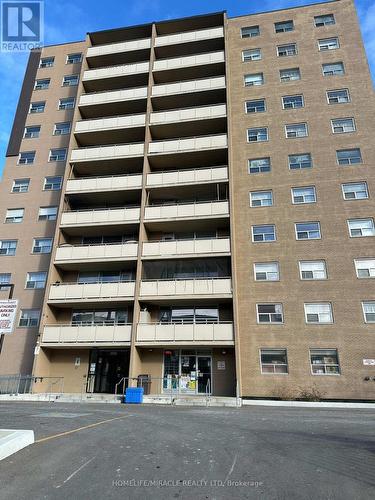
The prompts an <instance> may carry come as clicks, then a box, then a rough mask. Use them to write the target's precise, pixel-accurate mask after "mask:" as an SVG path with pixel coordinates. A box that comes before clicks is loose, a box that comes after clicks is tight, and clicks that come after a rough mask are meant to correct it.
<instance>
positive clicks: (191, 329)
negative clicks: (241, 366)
mask: <svg viewBox="0 0 375 500" xmlns="http://www.w3.org/2000/svg"><path fill="white" fill-rule="evenodd" d="M136 344H137V345H153V346H158V345H159V346H160V345H164V344H172V345H173V344H176V345H186V344H197V345H233V344H234V332H233V323H230V322H220V323H207V324H205V323H187V324H183V323H169V324H165V323H152V324H147V323H140V324H138V327H137V337H136Z"/></svg>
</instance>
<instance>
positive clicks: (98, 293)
mask: <svg viewBox="0 0 375 500" xmlns="http://www.w3.org/2000/svg"><path fill="white" fill-rule="evenodd" d="M134 289H135V283H134V281H125V282H118V283H58V284H57V283H56V284H53V285H51V287H50V291H49V301H50V302H51V303H54V302H57V303H58V302H60V303H61V302H62V303H65V302H69V303H72V302H77V301H78V302H92V301H99V302H105V301H111V300H114V299H117V300H118V299H127V300H131V299H133V298H134Z"/></svg>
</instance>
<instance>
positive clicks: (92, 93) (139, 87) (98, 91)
mask: <svg viewBox="0 0 375 500" xmlns="http://www.w3.org/2000/svg"><path fill="white" fill-rule="evenodd" d="M93 69H94V68H93ZM96 69H99V68H96ZM134 89H146V90H147V85H146V86H145V85H139V86H138V87H131V88H130V89H129V88H128V87H125V88H123V89H113V90H95V91H94V92H87V93H85V94H81V95H80V97H82V96H85V95H95V94H111V93H115V92H122V91H123V90H134ZM131 99H134V98H130V100H131ZM142 99H147V96H145V97H143V98H142Z"/></svg>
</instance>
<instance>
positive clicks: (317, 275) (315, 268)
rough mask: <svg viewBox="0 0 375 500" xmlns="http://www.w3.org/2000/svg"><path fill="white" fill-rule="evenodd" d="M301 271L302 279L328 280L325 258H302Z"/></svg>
mask: <svg viewBox="0 0 375 500" xmlns="http://www.w3.org/2000/svg"><path fill="white" fill-rule="evenodd" d="M299 273H300V278H301V280H326V279H327V268H326V263H325V262H324V260H310V261H308V260H300V261H299Z"/></svg>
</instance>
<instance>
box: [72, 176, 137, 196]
mask: <svg viewBox="0 0 375 500" xmlns="http://www.w3.org/2000/svg"><path fill="white" fill-rule="evenodd" d="M141 187H142V175H138V174H134V175H114V176H109V177H84V178H80V179H68V181H67V183H66V193H67V194H76V193H95V192H104V191H125V190H128V189H141Z"/></svg>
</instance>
